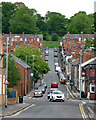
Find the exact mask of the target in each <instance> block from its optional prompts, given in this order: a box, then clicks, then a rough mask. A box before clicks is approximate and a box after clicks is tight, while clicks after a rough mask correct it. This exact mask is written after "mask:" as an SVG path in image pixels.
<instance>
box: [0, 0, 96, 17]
mask: <svg viewBox="0 0 96 120" xmlns="http://www.w3.org/2000/svg"><path fill="white" fill-rule="evenodd" d="M0 1H2V2H11V3H15V2H23V3H24V4H25V5H26V6H27V7H28V8H34V9H36V10H37V13H39V14H41V15H42V16H45V14H46V12H47V11H50V12H58V13H61V14H62V15H65V16H66V18H70V17H71V16H74V14H76V13H78V12H79V11H85V12H86V13H87V14H90V13H94V2H95V1H96V0H0ZM95 7H96V6H95Z"/></svg>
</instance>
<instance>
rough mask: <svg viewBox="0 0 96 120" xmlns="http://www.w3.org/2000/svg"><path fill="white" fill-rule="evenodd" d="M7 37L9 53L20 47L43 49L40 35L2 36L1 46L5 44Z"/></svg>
mask: <svg viewBox="0 0 96 120" xmlns="http://www.w3.org/2000/svg"><path fill="white" fill-rule="evenodd" d="M7 37H9V41H8V44H9V46H10V47H9V51H11V52H14V51H15V50H16V49H17V48H19V47H20V46H21V45H23V46H27V45H29V46H30V47H33V48H42V47H43V45H42V44H43V36H42V35H37V34H35V35H32V34H24V33H23V34H11V32H10V34H3V44H4V45H6V44H7Z"/></svg>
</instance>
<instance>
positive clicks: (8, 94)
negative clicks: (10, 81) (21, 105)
mask: <svg viewBox="0 0 96 120" xmlns="http://www.w3.org/2000/svg"><path fill="white" fill-rule="evenodd" d="M7 97H8V98H10V97H11V91H10V89H9V88H7Z"/></svg>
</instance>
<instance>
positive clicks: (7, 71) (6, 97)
mask: <svg viewBox="0 0 96 120" xmlns="http://www.w3.org/2000/svg"><path fill="white" fill-rule="evenodd" d="M8 41H9V37H7V46H6V49H7V55H6V79H7V80H8ZM5 108H7V85H6V97H5Z"/></svg>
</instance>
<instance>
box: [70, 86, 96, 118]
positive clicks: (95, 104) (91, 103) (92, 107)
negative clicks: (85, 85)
mask: <svg viewBox="0 0 96 120" xmlns="http://www.w3.org/2000/svg"><path fill="white" fill-rule="evenodd" d="M69 90H70V91H71V93H72V94H73V96H74V97H75V99H77V100H80V92H78V90H76V88H75V87H74V86H73V87H72V88H71V86H70V85H69ZM81 101H82V104H83V107H84V108H85V112H86V113H87V115H88V117H89V119H90V120H91V119H92V120H96V100H87V99H86V98H81Z"/></svg>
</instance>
